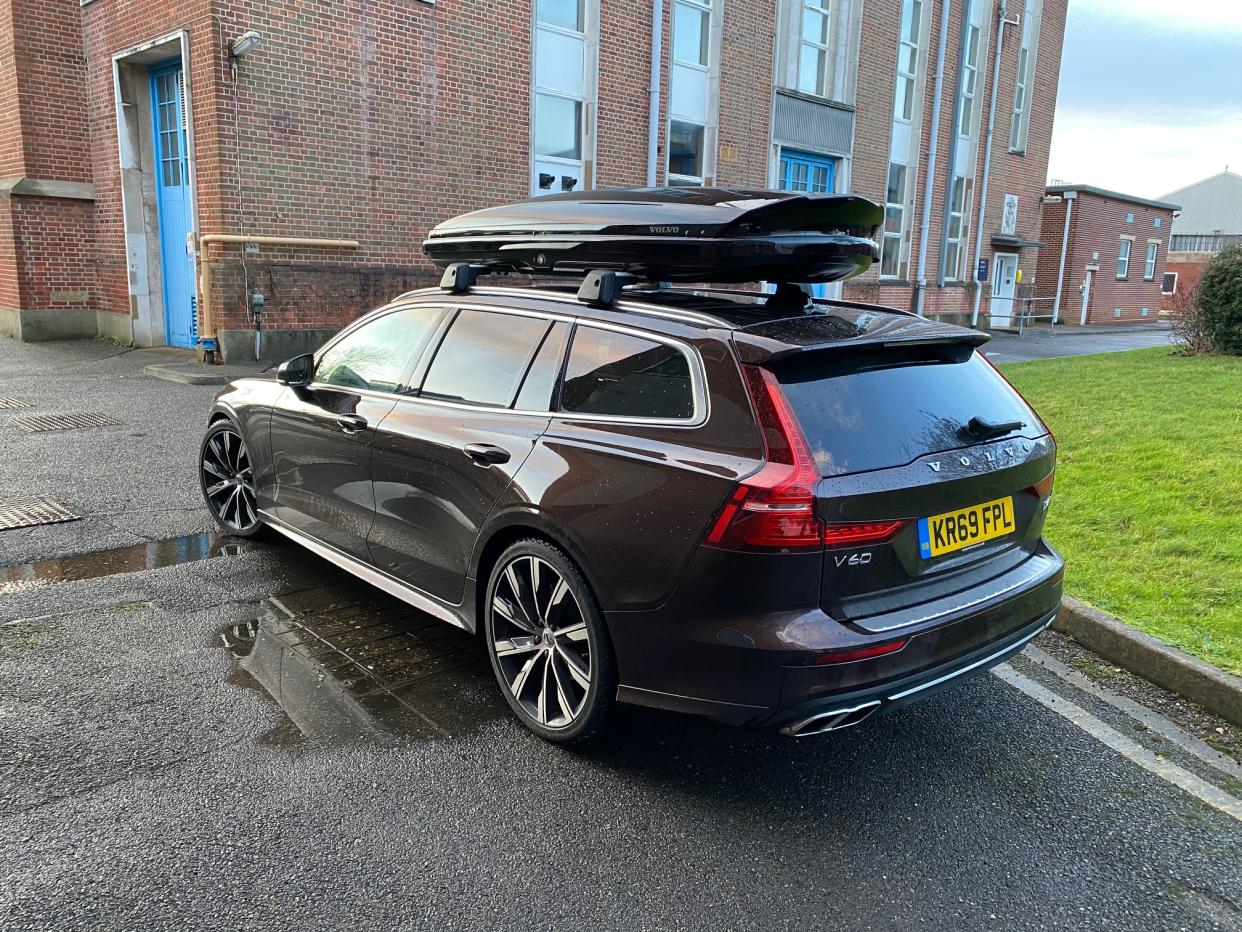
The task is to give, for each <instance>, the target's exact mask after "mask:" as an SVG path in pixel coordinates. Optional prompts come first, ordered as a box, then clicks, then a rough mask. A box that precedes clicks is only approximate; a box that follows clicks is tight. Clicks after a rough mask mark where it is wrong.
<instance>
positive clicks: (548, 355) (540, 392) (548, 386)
mask: <svg viewBox="0 0 1242 932" xmlns="http://www.w3.org/2000/svg"><path fill="white" fill-rule="evenodd" d="M568 336H569V324H566V323H562V322H559V321H558V322H557V323H555V324H553V325H552V329H551V330H549V331H548V335H547V336H545V337H544V338H543V345H542V346H540V347H539V352H538V353H536V354H535V361H534V362H532V363H531V364H530V371H529V372H527V373H526V378H525V379H524V380H523V382H522V389H521V391H519V392H518V396H517V401H516V402H514V405H513V406H514V407H515V408H517V409H518V410H519V411H547V410H549V409H550V407H551V403H552V390H553V389H554V388H555V387H556V380H557V378H559V377H560V374H561V358H562V356H563V355H564V352H565V340H566V338H567V337H568Z"/></svg>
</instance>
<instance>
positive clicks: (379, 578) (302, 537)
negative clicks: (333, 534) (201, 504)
mask: <svg viewBox="0 0 1242 932" xmlns="http://www.w3.org/2000/svg"><path fill="white" fill-rule="evenodd" d="M259 515H260V516H261V517H262V518H263V522H264V523H265V524H267V525H268V526H269V527H270V528H272V530H274V531H279V532H280V533H281V534H284V535H285V537H288V538H289V539H290V540H291V541H293V542H294V543H298V544H301V545H302V546H303V547H305V548H306V549H307V550H309V551H310V552H311V553H313V554H316V555H317V556H321V557H323V558H324V559H325V560H327V561H328V562H329V563H334V564H336V565H337V566H339V567H340V568H341V569H343V570H345V571H346V572H349V573H353V574H354V575H355V576H357V577H358V578H359V579H361V580H362V581H363V582H368V583H370V584H371V585H372V586H374V587H375V588H377V589H383V590H384V591H385V592H387V593H388V594H389V595H391V596H394V597H396V598H398V599H400V600H401V601H402V602H408V603H409V604H410V605H413V606H414V607H415V608H417V609H421V610H422V611H424V612H426V613H427V614H428V615H434V616H435V617H436V618H439V619H440V620H441V621H447V622H448V623H449V624H451V625H453V626H454V627H457V628H461V629H463V630H465V631H470V630H471V628H470V626H469V625H467V624H466V623H465V622H464V621H463V620H462V619H461V618H460V617H459V616H458V614H457V612H455V611H454V610H453V609H452V608H451V607H450V606H448V605H445V604H444V603H443V602H440V601H437V600H436V599H433V598H432V597H431V596H429V595H426V594H425V593H422V592H420V591H419V590H417V589H415V588H414V587H412V586H410V585H407V584H406V583H403V582H401V580H399V579H397V578H395V577H393V576H389V575H388V574H387V573H385V572H383V571H382V570H378V569H376V568H375V567H373V566H370V565H368V564H366V563H363V562H362V561H361V560H359V559H357V558H356V557H351V556H349V555H348V554H344V553H341V551H339V550H337V549H336V548H335V547H330V546H328V545H327V544H324V543H322V542H320V541H317V540H315V538H313V537H310V536H308V535H306V534H303V533H302V532H301V531H298V530H295V529H294V528H291V527H289V525H287V524H285V523H284V522H283V521H281V520H280V519H279V518H276V517H274V516H273V515H271V514H269V513H268V512H266V511H262V510H260V511H259Z"/></svg>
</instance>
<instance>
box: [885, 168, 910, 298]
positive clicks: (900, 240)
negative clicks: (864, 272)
mask: <svg viewBox="0 0 1242 932" xmlns="http://www.w3.org/2000/svg"><path fill="white" fill-rule="evenodd" d="M894 168H900V169H901V170H902V172H903V174H904V177H903V178H902V183H901V190H900V191H899V192H897V196H898V197H899V198H900V199H901V200H900V201H892V200H889V190H890V188H891V185H890V184H889V179H890V178H891V177H892V173H893V169H894ZM909 187H910V166H909V165H905V164H903V163H902V162H898V161H890V162H889V163H888V174H887V175H886V176H885V178H884V200H885V203H884V228H883V233H882V236H881V238H880V265H879V269H880V278H881V279H884V280H891V281H901V280H903V279H906V278H908V277H909V275H910V269H909V262H910V260H909V257H908V256H907V255H906V249H907V239H906V231H907V227H908V224H907V223H906V220H907V217H906V199H907V197H908V192H909ZM889 211H896V212H897V214H898V218H899V219H898V225H897V229H896V230H890V229H889V228H888V215H889ZM890 249H895V250H896V251H897V260H896V264H895V269H896V271H893V272H885V271H884V260H885V258H886V257H891V255H892V254H891V253H890V252H889V250H890Z"/></svg>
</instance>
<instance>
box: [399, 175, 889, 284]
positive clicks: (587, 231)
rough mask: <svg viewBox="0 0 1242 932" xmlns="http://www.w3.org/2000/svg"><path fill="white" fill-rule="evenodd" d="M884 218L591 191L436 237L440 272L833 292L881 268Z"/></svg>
mask: <svg viewBox="0 0 1242 932" xmlns="http://www.w3.org/2000/svg"><path fill="white" fill-rule="evenodd" d="M883 222H884V211H883V209H882V208H881V207H879V206H878V205H877V204H875V203H873V202H872V201H869V200H867V199H866V198H862V197H855V196H853V195H839V194H796V193H791V192H788V191H742V190H729V189H725V188H638V189H628V190H620V191H584V192H581V193H575V194H553V195H549V196H547V197H540V198H535V199H533V200H529V201H521V202H519V203H516V204H505V205H503V206H500V207H489V208H486V209H484V210H476V211H473V212H471V213H468V214H462V215H461V216H460V217H454V218H453V219H452V220H447V221H445V222H444V223H441V224H440V225H439V226H437V227H435V228H434V229H433V230H432V231H431V233H430V234H428V237H427V241H426V242H425V243H424V244H423V249H424V250H425V251H426V253H427V255H428V257H429V258H430V259H431V261H432V262H434V263H435V264H436V265H437V266H439V267H441V268H445V267H447V266H448V265H451V264H452V263H454V262H468V263H472V264H477V265H485V266H488V267H489V268H492V269H495V270H496V271H511V272H526V273H530V274H534V275H575V276H581V275H584V274H585V273H586V272H588V271H590V270H593V269H612V270H614V271H620V272H629V273H631V274H634V275H637V276H639V277H641V278H645V279H648V280H650V281H666V282H722V283H723V282H754V281H773V282H831V281H838V280H840V279H843V278H850V277H851V276H854V275H859V274H861V273H862V272H865V271H866V270H867V269H868V268H869V267H870V266H871V263H872V262H874V261H875V260H876V259H877V258H878V254H879V248H878V246H877V245H876V241H875V237H876V235H877V233H878V230H879V227H880V225H881V224H882V223H883Z"/></svg>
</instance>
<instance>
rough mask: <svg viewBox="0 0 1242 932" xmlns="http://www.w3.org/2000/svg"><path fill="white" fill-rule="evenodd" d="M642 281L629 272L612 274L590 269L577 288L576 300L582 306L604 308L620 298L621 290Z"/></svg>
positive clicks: (612, 272)
mask: <svg viewBox="0 0 1242 932" xmlns="http://www.w3.org/2000/svg"><path fill="white" fill-rule="evenodd" d="M640 281H642V279H641V278H639V277H638V276H637V275H631V274H630V273H629V272H614V271H611V270H609V269H592V270H591V271H590V272H587V274H586V278H584V279H583V280H582V285H581V287H579V288H578V300H579V301H581V302H583V303H584V304H594V305H597V306H604V307H606V306H607V305H609V304H612V302H613V301H615V300H617V298H619V297H620V296H621V289H622V288H624V287H625V286H626V285H633V284H634V283H635V282H640Z"/></svg>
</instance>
